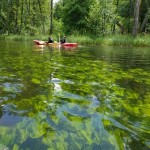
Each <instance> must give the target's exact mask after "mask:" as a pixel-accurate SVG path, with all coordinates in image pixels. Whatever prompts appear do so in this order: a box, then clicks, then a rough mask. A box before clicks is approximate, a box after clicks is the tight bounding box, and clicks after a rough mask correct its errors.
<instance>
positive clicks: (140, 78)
mask: <svg viewBox="0 0 150 150" xmlns="http://www.w3.org/2000/svg"><path fill="white" fill-rule="evenodd" d="M0 45H1V47H0V150H4V149H5V150H6V149H7V150H149V149H150V48H124V47H106V46H102V47H100V46H79V47H78V48H75V49H63V48H60V47H59V48H57V47H56V48H54V47H47V46H46V47H37V46H35V45H33V43H32V42H10V41H7V42H6V41H0Z"/></svg>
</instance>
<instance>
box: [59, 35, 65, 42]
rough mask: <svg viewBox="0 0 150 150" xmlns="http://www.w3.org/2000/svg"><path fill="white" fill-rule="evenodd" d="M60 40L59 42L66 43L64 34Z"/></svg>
mask: <svg viewBox="0 0 150 150" xmlns="http://www.w3.org/2000/svg"><path fill="white" fill-rule="evenodd" d="M60 42H61V44H63V43H66V36H64V37H63V39H62V40H61V41H60Z"/></svg>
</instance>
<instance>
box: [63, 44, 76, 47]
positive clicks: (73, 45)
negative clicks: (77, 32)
mask: <svg viewBox="0 0 150 150" xmlns="http://www.w3.org/2000/svg"><path fill="white" fill-rule="evenodd" d="M61 45H62V46H68V47H77V46H78V43H63V44H61Z"/></svg>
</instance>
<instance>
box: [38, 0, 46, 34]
mask: <svg viewBox="0 0 150 150" xmlns="http://www.w3.org/2000/svg"><path fill="white" fill-rule="evenodd" d="M38 3H39V9H40V14H41V21H42V27H43V34H45V26H44V19H43V18H44V17H43V14H42V8H41V3H40V0H38Z"/></svg>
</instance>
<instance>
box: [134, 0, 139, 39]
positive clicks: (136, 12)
mask: <svg viewBox="0 0 150 150" xmlns="http://www.w3.org/2000/svg"><path fill="white" fill-rule="evenodd" d="M140 4H141V0H136V1H135V6H134V24H133V31H132V35H133V36H134V37H135V36H136V35H137V32H138V26H139V13H140Z"/></svg>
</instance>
